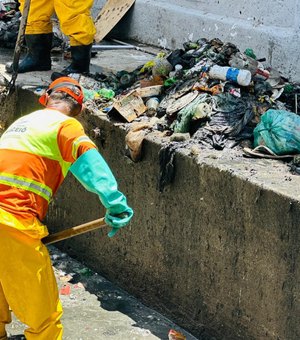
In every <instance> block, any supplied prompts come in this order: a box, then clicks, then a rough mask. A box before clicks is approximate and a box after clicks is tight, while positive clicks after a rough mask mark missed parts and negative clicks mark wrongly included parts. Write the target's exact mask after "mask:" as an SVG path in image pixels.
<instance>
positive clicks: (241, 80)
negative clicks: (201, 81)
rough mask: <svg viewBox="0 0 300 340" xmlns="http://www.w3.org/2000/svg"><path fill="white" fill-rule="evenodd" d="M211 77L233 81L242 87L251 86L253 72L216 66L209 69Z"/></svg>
mask: <svg viewBox="0 0 300 340" xmlns="http://www.w3.org/2000/svg"><path fill="white" fill-rule="evenodd" d="M208 74H209V77H210V78H212V79H220V80H224V81H232V82H235V83H237V84H239V85H241V86H249V85H250V83H251V78H252V77H251V72H250V71H248V70H240V69H238V68H234V67H228V66H218V65H214V66H212V67H211V68H210V69H209V73H208Z"/></svg>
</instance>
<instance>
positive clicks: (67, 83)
mask: <svg viewBox="0 0 300 340" xmlns="http://www.w3.org/2000/svg"><path fill="white" fill-rule="evenodd" d="M74 86H75V88H78V91H74ZM53 92H65V93H67V94H68V95H69V96H71V97H72V98H74V99H75V100H76V101H77V103H78V104H79V105H82V103H83V99H84V95H83V89H82V87H81V86H80V84H79V83H78V81H77V80H75V79H73V78H70V77H60V78H58V79H56V80H54V81H53V82H52V83H51V84H50V85H49V87H48V89H47V90H46V92H45V93H44V94H43V95H42V96H41V97H40V99H39V102H40V104H42V105H43V106H46V105H47V101H48V98H49V95H50V94H51V93H53Z"/></svg>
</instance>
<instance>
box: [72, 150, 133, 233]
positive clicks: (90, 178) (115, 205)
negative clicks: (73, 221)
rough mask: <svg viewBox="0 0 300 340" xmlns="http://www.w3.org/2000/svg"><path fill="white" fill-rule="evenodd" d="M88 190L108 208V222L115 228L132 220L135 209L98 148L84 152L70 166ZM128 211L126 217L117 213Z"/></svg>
mask: <svg viewBox="0 0 300 340" xmlns="http://www.w3.org/2000/svg"><path fill="white" fill-rule="evenodd" d="M70 171H71V172H72V174H73V175H74V176H75V177H76V178H77V180H78V181H79V182H80V183H81V184H82V185H83V186H84V187H85V189H86V190H88V191H90V192H93V193H95V194H97V195H98V196H99V198H100V201H101V203H102V204H103V205H104V207H105V208H106V209H107V213H106V215H105V220H106V222H107V223H108V224H109V225H111V226H112V227H113V228H122V227H124V226H125V225H126V224H128V222H129V221H130V219H131V217H132V215H133V211H132V209H131V208H130V207H129V206H128V205H127V199H126V197H125V196H124V195H123V194H122V193H121V192H120V191H119V190H118V185H117V181H116V179H115V177H114V175H113V173H112V172H111V170H110V168H109V166H108V165H107V163H106V161H105V160H104V158H103V157H102V156H101V155H100V153H99V152H98V151H97V150H96V149H91V150H88V151H87V152H85V153H84V154H82V155H81V156H80V157H79V158H78V159H77V160H76V162H74V163H73V164H72V166H71V168H70ZM124 212H125V213H126V217H125V218H119V217H118V216H116V215H119V214H121V213H124Z"/></svg>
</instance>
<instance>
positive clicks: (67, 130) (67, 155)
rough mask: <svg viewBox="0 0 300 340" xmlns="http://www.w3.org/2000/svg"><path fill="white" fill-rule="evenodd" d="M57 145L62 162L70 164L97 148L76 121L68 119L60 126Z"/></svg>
mask: <svg viewBox="0 0 300 340" xmlns="http://www.w3.org/2000/svg"><path fill="white" fill-rule="evenodd" d="M57 143H58V147H59V150H60V153H61V155H62V157H63V159H64V161H66V162H71V163H74V162H75V161H76V159H77V158H78V157H79V156H80V155H82V154H83V153H85V152H86V151H88V150H90V149H96V148H97V147H96V145H95V144H94V143H93V142H92V141H91V140H90V138H89V137H88V136H87V135H86V134H85V132H84V129H83V126H82V125H81V124H80V122H79V121H78V120H76V119H68V120H66V121H64V122H63V123H62V124H61V126H60V129H59V131H58V135H57Z"/></svg>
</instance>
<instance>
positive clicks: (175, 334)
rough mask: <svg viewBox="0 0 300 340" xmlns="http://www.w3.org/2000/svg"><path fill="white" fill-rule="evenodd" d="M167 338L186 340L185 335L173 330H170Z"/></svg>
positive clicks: (170, 339)
mask: <svg viewBox="0 0 300 340" xmlns="http://www.w3.org/2000/svg"><path fill="white" fill-rule="evenodd" d="M168 338H169V340H186V337H185V335H183V334H182V333H179V332H177V331H175V330H174V329H170V331H169V334H168Z"/></svg>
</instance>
